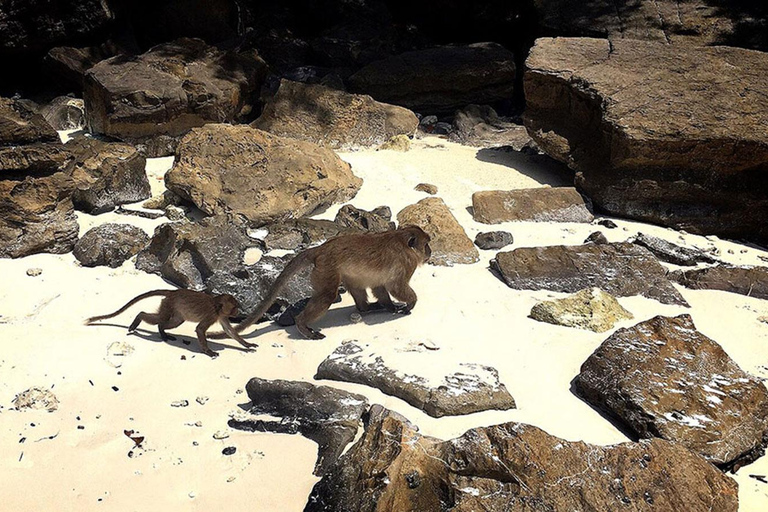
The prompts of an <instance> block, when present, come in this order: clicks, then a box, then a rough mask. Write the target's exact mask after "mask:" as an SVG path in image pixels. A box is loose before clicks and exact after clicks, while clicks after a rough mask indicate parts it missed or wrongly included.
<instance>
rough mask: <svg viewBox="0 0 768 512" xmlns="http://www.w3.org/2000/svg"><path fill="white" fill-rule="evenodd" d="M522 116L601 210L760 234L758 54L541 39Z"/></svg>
mask: <svg viewBox="0 0 768 512" xmlns="http://www.w3.org/2000/svg"><path fill="white" fill-rule="evenodd" d="M526 66H527V68H528V69H527V71H526V74H525V92H526V101H527V109H526V114H525V124H526V127H527V128H528V131H529V133H530V135H531V137H533V139H534V140H535V141H536V143H537V144H538V145H539V146H540V147H541V148H542V149H543V150H544V151H546V152H547V153H548V154H549V155H550V156H552V157H554V158H556V159H558V160H561V161H563V162H565V163H567V164H568V165H569V166H570V167H571V168H573V169H574V170H576V171H578V174H577V178H576V184H577V186H578V187H580V188H581V189H582V190H583V191H584V192H585V193H586V195H588V196H589V197H590V198H591V199H592V200H593V201H594V202H595V204H596V205H597V206H598V207H600V208H601V209H603V210H605V211H606V212H608V213H610V214H613V215H618V216H625V217H631V218H636V219H640V220H643V221H647V222H653V223H657V224H662V225H666V226H672V227H675V228H679V229H685V230H688V231H690V232H696V233H715V234H720V235H724V236H729V237H738V238H751V239H758V240H766V239H768V199H767V198H768V180H767V179H765V175H766V172H768V133H767V132H766V131H765V130H757V129H755V127H756V126H765V125H766V124H768V82H766V81H765V79H764V78H765V75H766V73H768V54H765V53H761V52H756V51H750V50H742V49H738V48H729V47H712V48H693V47H680V46H674V47H671V46H669V45H665V44H661V43H653V42H646V41H633V40H627V39H620V40H613V41H608V40H606V39H587V38H583V39H580V38H559V39H549V38H545V39H539V40H537V41H536V44H535V46H534V47H533V49H532V50H531V53H530V55H529V57H528V59H527V61H526Z"/></svg>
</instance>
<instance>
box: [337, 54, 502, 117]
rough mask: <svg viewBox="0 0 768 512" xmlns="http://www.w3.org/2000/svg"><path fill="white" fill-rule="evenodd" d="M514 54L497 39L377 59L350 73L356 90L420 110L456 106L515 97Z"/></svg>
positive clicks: (427, 110)
mask: <svg viewBox="0 0 768 512" xmlns="http://www.w3.org/2000/svg"><path fill="white" fill-rule="evenodd" d="M514 80H515V63H514V56H513V55H512V53H511V52H510V51H509V50H506V49H505V48H504V47H502V46H501V45H498V44H496V43H476V44H470V45H466V46H444V47H438V48H430V49H427V50H416V51H412V52H406V53H403V54H401V55H398V56H396V57H390V58H387V59H383V60H379V61H376V62H372V63H370V64H368V65H367V66H365V67H364V68H363V69H361V70H360V71H358V72H357V73H355V74H354V75H352V76H351V77H350V78H349V87H350V90H352V91H353V92H358V93H364V94H370V95H371V96H373V97H374V98H375V99H377V100H379V101H384V102H387V103H393V104H395V105H402V106H404V107H407V108H410V109H411V110H415V111H416V112H421V113H438V112H445V113H448V112H452V111H453V110H455V109H457V108H461V107H463V106H465V105H469V104H472V103H475V104H489V103H494V102H496V101H499V100H505V99H509V98H511V97H512V91H513V89H514Z"/></svg>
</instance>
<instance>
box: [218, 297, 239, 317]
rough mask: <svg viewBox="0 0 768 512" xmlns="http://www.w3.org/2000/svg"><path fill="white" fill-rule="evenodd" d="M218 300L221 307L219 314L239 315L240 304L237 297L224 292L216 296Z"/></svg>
mask: <svg viewBox="0 0 768 512" xmlns="http://www.w3.org/2000/svg"><path fill="white" fill-rule="evenodd" d="M216 302H217V305H218V307H219V314H220V315H222V316H226V317H233V316H237V312H238V309H239V304H238V303H237V299H236V298H234V297H233V296H232V295H229V294H224V295H219V296H218V297H216Z"/></svg>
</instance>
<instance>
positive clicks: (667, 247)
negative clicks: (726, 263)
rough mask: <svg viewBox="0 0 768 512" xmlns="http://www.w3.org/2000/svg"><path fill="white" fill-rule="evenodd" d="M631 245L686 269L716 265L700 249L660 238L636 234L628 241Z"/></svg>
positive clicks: (710, 257) (715, 259)
mask: <svg viewBox="0 0 768 512" xmlns="http://www.w3.org/2000/svg"><path fill="white" fill-rule="evenodd" d="M629 241H630V242H632V243H633V244H637V245H640V246H642V247H645V248H646V249H648V250H649V251H651V252H652V253H653V254H655V255H656V257H657V258H659V259H660V260H661V261H666V262H667V263H674V264H675V265H681V266H686V267H692V266H694V265H697V264H698V263H717V261H718V260H717V258H714V257H712V256H711V255H709V254H707V253H706V252H704V251H702V250H701V249H691V248H690V247H682V246H680V245H677V244H673V243H672V242H667V241H666V240H664V239H662V238H658V237H655V236H650V235H644V234H642V233H638V234H637V236H635V237H633V238H631V239H630V240H629Z"/></svg>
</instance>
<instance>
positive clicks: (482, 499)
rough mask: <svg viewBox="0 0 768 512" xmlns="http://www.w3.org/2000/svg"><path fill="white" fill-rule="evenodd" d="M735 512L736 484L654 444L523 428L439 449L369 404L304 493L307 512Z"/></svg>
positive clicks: (680, 450)
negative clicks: (359, 424)
mask: <svg viewBox="0 0 768 512" xmlns="http://www.w3.org/2000/svg"><path fill="white" fill-rule="evenodd" d="M624 509H626V510H635V511H655V510H685V511H690V512H736V510H737V509H738V484H737V483H736V482H735V481H734V480H732V479H731V478H729V477H728V476H726V475H724V474H722V473H721V472H720V471H719V470H718V469H717V468H715V467H714V466H712V465H711V464H709V463H707V462H706V461H705V460H704V459H702V458H701V457H700V456H698V455H696V454H695V453H692V452H691V451H689V450H688V449H686V448H685V447H683V446H680V445H677V444H674V443H670V442H667V441H664V440H661V439H652V440H650V441H641V442H639V443H622V444H616V445H612V446H596V445H590V444H586V443H583V442H570V441H566V440H564V439H560V438H557V437H554V436H551V435H549V434H547V433H546V432H544V431H543V430H541V429H539V428H536V427H533V426H530V425H525V424H522V423H504V424H501V425H495V426H491V427H481V428H476V429H472V430H469V431H468V432H466V433H465V434H464V435H462V436H461V437H459V438H456V439H452V440H450V441H441V440H439V439H435V438H432V437H427V436H422V435H421V434H419V433H418V432H417V429H416V427H415V426H414V425H412V424H411V423H409V422H408V420H406V419H405V418H404V417H402V416H400V415H399V414H397V413H395V412H391V411H388V410H386V409H384V408H383V407H381V406H380V405H373V406H372V407H371V409H370V412H369V414H368V415H367V416H366V418H365V430H364V432H363V435H362V437H361V438H360V440H358V442H357V443H355V444H354V445H353V446H352V447H351V448H350V449H349V450H348V451H347V452H346V453H345V454H344V455H342V456H341V458H340V459H339V460H338V462H337V463H336V464H334V465H333V466H332V467H331V468H329V469H328V470H327V471H326V472H325V475H324V476H323V478H322V479H321V480H320V481H319V482H318V483H317V484H316V485H315V487H314V489H313V490H312V493H311V494H310V497H309V500H308V502H307V505H306V506H305V508H304V510H305V512H319V511H324V512H330V511H339V512H353V511H354V512H384V511H388V512H406V511H412V510H424V511H426V510H430V511H431V510H435V511H437V510H452V511H461V512H470V511H477V510H486V511H489V512H502V511H519V512H552V511H572V510H592V511H595V512H612V511H616V510H624Z"/></svg>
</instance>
